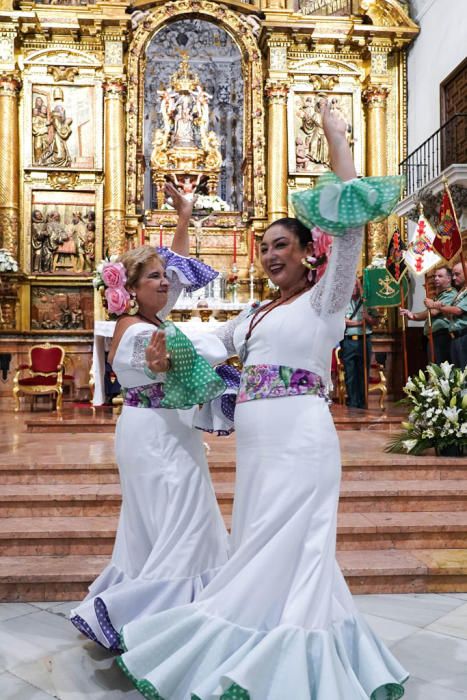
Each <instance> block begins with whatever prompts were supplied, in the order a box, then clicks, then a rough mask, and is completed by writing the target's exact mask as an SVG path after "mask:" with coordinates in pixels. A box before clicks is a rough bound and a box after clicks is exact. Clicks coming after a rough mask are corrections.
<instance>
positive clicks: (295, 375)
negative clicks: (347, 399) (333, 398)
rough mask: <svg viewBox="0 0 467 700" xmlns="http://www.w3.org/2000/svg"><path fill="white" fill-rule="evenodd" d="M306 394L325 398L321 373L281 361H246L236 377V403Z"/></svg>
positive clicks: (325, 393)
mask: <svg viewBox="0 0 467 700" xmlns="http://www.w3.org/2000/svg"><path fill="white" fill-rule="evenodd" d="M306 394H312V395H315V396H320V397H321V398H324V399H327V398H328V395H327V391H326V387H325V385H324V383H323V380H322V379H321V377H320V376H319V375H318V374H315V373H314V372H310V370H308V369H294V368H293V367H286V366H285V365H246V366H245V367H244V368H243V372H242V376H241V377H240V388H239V392H238V396H237V403H244V402H245V401H253V400H255V399H273V398H276V397H280V396H302V395H306Z"/></svg>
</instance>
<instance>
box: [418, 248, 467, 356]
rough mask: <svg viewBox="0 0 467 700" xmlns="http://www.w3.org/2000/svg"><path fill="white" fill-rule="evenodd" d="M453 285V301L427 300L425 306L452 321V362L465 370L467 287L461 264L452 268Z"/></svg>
mask: <svg viewBox="0 0 467 700" xmlns="http://www.w3.org/2000/svg"><path fill="white" fill-rule="evenodd" d="M452 283H453V286H454V288H455V289H456V295H455V297H454V298H453V299H452V301H449V302H445V301H432V300H431V299H425V305H426V307H427V308H428V309H430V310H431V312H432V313H433V312H434V311H438V312H439V313H441V314H443V316H447V317H448V318H449V319H450V321H449V335H450V337H451V362H452V363H453V364H454V366H455V367H459V368H460V369H464V367H466V366H467V286H466V283H465V275H464V269H463V265H462V263H461V262H458V263H456V264H455V265H454V267H453V268H452Z"/></svg>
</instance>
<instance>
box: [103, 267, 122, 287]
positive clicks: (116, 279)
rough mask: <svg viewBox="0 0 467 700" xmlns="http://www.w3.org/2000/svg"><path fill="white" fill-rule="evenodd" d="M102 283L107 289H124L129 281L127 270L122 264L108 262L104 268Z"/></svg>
mask: <svg viewBox="0 0 467 700" xmlns="http://www.w3.org/2000/svg"><path fill="white" fill-rule="evenodd" d="M101 277H102V281H103V283H104V284H105V286H106V287H112V288H117V287H124V286H125V284H126V281H127V276H126V270H125V267H124V265H123V263H121V262H106V263H104V265H103V266H102V271H101Z"/></svg>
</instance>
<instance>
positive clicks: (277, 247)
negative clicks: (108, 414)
mask: <svg viewBox="0 0 467 700" xmlns="http://www.w3.org/2000/svg"><path fill="white" fill-rule="evenodd" d="M322 110H323V121H324V125H325V129H326V135H327V138H328V142H329V147H330V153H331V159H332V164H333V169H334V172H335V173H336V175H337V176H338V177H335V176H332V175H331V176H330V178H328V179H327V180H325V181H324V182H323V183H320V184H318V185H317V186H316V187H315V188H314V189H313V190H309V191H307V192H304V193H298V194H297V195H296V198H294V206H295V210H296V213H297V216H298V218H299V219H301V220H302V221H304V222H305V223H306V224H307V227H305V226H300V223H299V222H298V221H297V220H290V219H283V220H280V221H279V222H275V223H274V224H272V225H271V226H270V228H269V229H268V230H267V231H266V232H265V234H264V237H263V240H262V242H261V249H260V252H261V259H262V264H263V267H264V269H265V271H266V273H267V274H268V276H269V277H270V278H271V280H272V281H273V282H274V283H275V284H277V285H278V286H279V288H280V293H281V296H280V299H279V300H278V301H276V302H272V303H271V302H267V303H263V304H262V305H261V306H260V307H259V309H256V310H253V312H250V314H249V315H248V314H244V315H242V316H241V317H239V319H238V320H237V322H236V323H235V322H229V323H228V324H226V325H225V328H224V329H223V333H222V334H220V335H219V336H218V338H217V341H218V340H219V339H222V341H223V344H224V346H225V347H226V351H227V354H239V355H240V357H241V358H242V359H243V362H244V367H243V372H242V378H241V383H240V392H239V395H238V400H237V407H236V413H235V425H236V431H237V477H236V487H235V501H234V511H233V519H232V542H231V558H230V560H229V561H228V562H227V563H226V564H225V565H224V566H223V568H222V570H221V571H220V572H219V573H218V574H217V576H216V577H215V578H214V580H213V581H212V583H210V584H209V585H208V586H207V587H206V588H205V589H204V591H203V592H202V593H201V594H200V595H199V596H198V598H197V600H196V602H195V603H193V604H191V605H187V606H182V607H179V608H174V609H172V610H169V611H167V612H163V613H160V614H156V615H152V616H149V617H146V618H140V619H139V620H137V621H136V622H133V623H130V624H128V625H126V626H124V627H123V630H122V632H121V643H122V647H123V648H124V649H125V652H124V653H123V655H122V656H120V657H119V658H118V659H117V663H118V665H119V666H120V667H121V668H122V670H123V671H124V672H125V673H126V674H127V675H128V676H129V678H130V679H131V680H132V682H133V683H134V685H135V686H136V688H137V689H138V690H139V691H140V693H141V694H142V695H143V696H144V697H146V698H150V699H151V700H190V699H191V700H219V699H221V700H368V699H369V698H371V700H396V699H397V698H400V697H402V695H403V693H404V690H403V686H402V684H403V682H404V681H405V680H406V678H407V673H406V671H405V670H404V669H403V668H402V667H401V665H400V664H399V663H398V661H397V660H396V659H395V658H394V657H393V656H392V654H391V653H390V652H389V651H388V650H387V649H386V648H385V646H384V645H383V644H382V643H381V642H380V641H379V640H378V639H377V638H376V637H375V635H374V634H373V632H372V631H371V630H370V629H369V627H368V626H367V625H366V623H365V621H364V620H362V619H361V617H360V616H359V614H358V612H357V610H356V607H355V605H354V602H353V600H352V596H351V594H350V592H349V590H348V588H347V585H346V583H345V581H344V578H343V576H342V574H341V571H340V569H339V567H338V565H337V563H336V559H335V548H336V519H337V505H338V498H339V485H340V474H341V460H340V453H339V444H338V438H337V434H336V430H335V427H334V424H333V421H332V418H331V415H330V412H329V408H328V403H327V401H326V399H325V392H326V389H325V385H326V383H327V382H328V379H329V374H330V361H331V352H332V349H333V347H335V345H336V344H337V342H338V341H339V340H340V339H341V338H342V336H343V332H344V314H345V309H346V306H347V303H348V300H349V298H350V296H351V292H352V288H353V284H354V279H355V272H356V267H357V262H358V259H359V255H360V250H361V244H362V236H363V229H362V225H363V223H365V221H368V220H369V219H372V218H376V216H378V215H381V216H385V215H387V214H388V213H389V211H390V210H391V208H392V206H393V205H394V204H395V202H396V201H397V199H398V196H399V194H400V185H401V183H400V179H399V178H395V177H394V178H367V179H363V180H356V179H354V178H355V171H354V167H353V163H352V160H351V155H350V151H349V148H348V145H347V141H346V138H345V124H344V123H343V122H341V121H340V120H339V119H338V117H337V116H336V115H333V114H332V113H330V111H329V107H328V105H327V104H326V103H325V102H323V103H322ZM339 178H340V179H339ZM291 222H292V223H291ZM316 224H318V225H319V226H320V227H321V228H322V229H324V230H327V231H330V232H331V233H333V234H334V235H336V236H337V237H336V238H335V242H334V245H333V251H332V254H331V256H330V261H329V264H328V268H327V270H326V272H325V274H324V276H323V277H322V278H321V280H320V281H319V282H318V283H317V284H316V285H315V286H314V287H312V288H310V286H309V285H308V284H307V277H306V274H307V270H306V269H305V268H304V267H303V266H302V264H301V261H302V259H303V258H304V257H305V256H307V255H309V254H311V253H312V243H311V234H310V230H309V229H310V228H311V227H312V226H313V225H316ZM300 229H301V230H300ZM217 341H216V340H215V339H213V342H217Z"/></svg>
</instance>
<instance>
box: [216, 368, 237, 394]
mask: <svg viewBox="0 0 467 700" xmlns="http://www.w3.org/2000/svg"><path fill="white" fill-rule="evenodd" d="M216 372H217V374H218V375H219V377H221V379H223V380H224V382H225V385H226V387H227V388H228V389H236V390H238V387H239V386H240V377H241V373H240V372H239V371H238V369H236V368H235V367H233V366H232V365H217V367H216Z"/></svg>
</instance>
